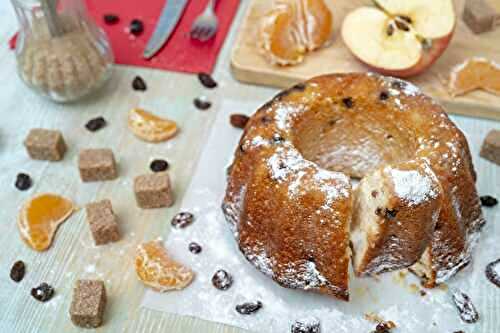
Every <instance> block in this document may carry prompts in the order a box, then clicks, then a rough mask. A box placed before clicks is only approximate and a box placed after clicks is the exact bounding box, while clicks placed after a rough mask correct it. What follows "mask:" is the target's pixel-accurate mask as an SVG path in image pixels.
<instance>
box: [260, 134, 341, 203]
mask: <svg viewBox="0 0 500 333" xmlns="http://www.w3.org/2000/svg"><path fill="white" fill-rule="evenodd" d="M267 165H268V166H269V169H270V172H271V177H272V178H273V179H274V180H276V181H278V182H289V186H288V193H289V194H290V196H292V197H295V196H298V195H300V194H303V193H299V189H302V186H301V184H302V180H303V178H304V177H305V176H307V175H308V174H311V173H312V174H313V176H312V180H313V182H314V185H315V188H317V189H319V190H321V191H322V192H323V193H324V194H325V204H324V206H325V207H326V208H327V207H329V206H330V205H332V204H333V203H334V202H335V201H336V200H338V199H340V198H346V197H348V196H349V195H350V181H349V178H348V177H347V176H346V175H344V174H342V173H339V172H332V171H328V170H324V169H321V168H319V167H318V166H317V165H316V164H314V163H312V162H310V161H307V160H305V159H304V158H303V157H302V155H301V154H300V153H299V152H298V151H297V150H296V149H295V148H292V147H291V145H286V144H285V145H283V147H278V148H277V149H276V151H275V153H274V154H273V155H272V156H271V157H270V158H269V159H268V161H267Z"/></svg>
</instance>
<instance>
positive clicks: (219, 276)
mask: <svg viewBox="0 0 500 333" xmlns="http://www.w3.org/2000/svg"><path fill="white" fill-rule="evenodd" d="M212 284H213V286H214V287H215V288H217V289H219V290H228V289H229V288H231V286H232V285H233V277H232V276H231V274H229V273H228V272H226V271H225V270H223V269H219V270H218V271H217V272H215V274H214V276H213V277H212Z"/></svg>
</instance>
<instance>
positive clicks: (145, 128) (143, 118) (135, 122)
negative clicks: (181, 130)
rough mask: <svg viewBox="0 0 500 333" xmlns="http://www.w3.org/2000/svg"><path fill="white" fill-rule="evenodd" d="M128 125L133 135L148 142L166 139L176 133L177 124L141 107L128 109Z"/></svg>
mask: <svg viewBox="0 0 500 333" xmlns="http://www.w3.org/2000/svg"><path fill="white" fill-rule="evenodd" d="M128 127H129V128H130V130H131V131H132V133H134V134H135V136H137V137H138V138H139V139H141V140H144V141H148V142H161V141H166V140H168V139H170V138H172V137H174V136H175V134H177V124H176V123H175V122H174V121H172V120H169V119H164V118H160V117H158V116H155V115H154V114H152V113H150V112H147V111H144V110H141V109H132V110H130V112H129V114H128Z"/></svg>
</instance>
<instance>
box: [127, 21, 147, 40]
mask: <svg viewBox="0 0 500 333" xmlns="http://www.w3.org/2000/svg"><path fill="white" fill-rule="evenodd" d="M129 31H130V33H131V34H132V35H134V36H139V35H140V34H142V32H143V31H144V23H142V21H141V20H138V19H133V20H132V21H131V22H130V25H129Z"/></svg>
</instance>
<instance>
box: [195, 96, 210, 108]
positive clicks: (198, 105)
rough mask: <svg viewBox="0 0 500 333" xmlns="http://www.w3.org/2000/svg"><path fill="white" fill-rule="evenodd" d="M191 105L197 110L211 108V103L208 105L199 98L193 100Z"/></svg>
mask: <svg viewBox="0 0 500 333" xmlns="http://www.w3.org/2000/svg"><path fill="white" fill-rule="evenodd" d="M193 103H194V106H195V107H196V108H197V109H198V110H208V109H210V107H211V106H212V103H210V102H209V101H207V100H206V99H204V98H199V97H197V98H195V99H194V101H193Z"/></svg>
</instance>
